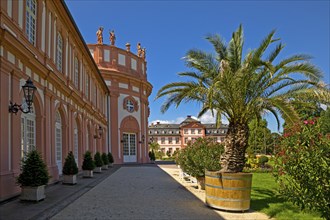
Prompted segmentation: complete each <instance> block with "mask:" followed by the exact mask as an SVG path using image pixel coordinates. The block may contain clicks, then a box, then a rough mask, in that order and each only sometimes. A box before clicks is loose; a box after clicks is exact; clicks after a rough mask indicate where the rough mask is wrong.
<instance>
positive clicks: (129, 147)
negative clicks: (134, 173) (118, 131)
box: [123, 133, 137, 163]
mask: <svg viewBox="0 0 330 220" xmlns="http://www.w3.org/2000/svg"><path fill="white" fill-rule="evenodd" d="M123 139H124V140H123V141H124V142H123V155H124V163H134V162H137V156H136V134H134V133H124V134H123Z"/></svg>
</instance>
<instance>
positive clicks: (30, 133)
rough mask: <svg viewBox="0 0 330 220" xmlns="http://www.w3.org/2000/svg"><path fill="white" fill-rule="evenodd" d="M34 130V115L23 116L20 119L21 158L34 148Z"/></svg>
mask: <svg viewBox="0 0 330 220" xmlns="http://www.w3.org/2000/svg"><path fill="white" fill-rule="evenodd" d="M35 129H36V128H35V115H34V113H33V112H32V113H31V114H27V115H23V116H22V117H21V158H23V157H24V156H25V155H26V153H28V152H30V151H31V150H32V149H34V148H35V140H36V136H35V134H36V132H35Z"/></svg>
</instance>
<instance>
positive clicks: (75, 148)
mask: <svg viewBox="0 0 330 220" xmlns="http://www.w3.org/2000/svg"><path fill="white" fill-rule="evenodd" d="M73 126H74V128H73V155H74V158H75V160H76V163H77V164H78V155H79V154H78V148H79V140H78V128H77V122H76V121H75V122H74V125H73Z"/></svg>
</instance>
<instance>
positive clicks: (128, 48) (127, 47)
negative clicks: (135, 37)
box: [126, 43, 131, 52]
mask: <svg viewBox="0 0 330 220" xmlns="http://www.w3.org/2000/svg"><path fill="white" fill-rule="evenodd" d="M126 51H127V52H130V51H131V44H130V43H126Z"/></svg>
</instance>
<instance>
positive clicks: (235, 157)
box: [220, 122, 249, 173]
mask: <svg viewBox="0 0 330 220" xmlns="http://www.w3.org/2000/svg"><path fill="white" fill-rule="evenodd" d="M248 138H249V128H248V124H247V123H233V122H229V127H228V131H227V135H226V138H225V152H224V153H223V154H222V155H221V159H220V162H221V172H229V173H237V172H241V171H242V170H243V168H244V165H245V150H246V148H247V145H248Z"/></svg>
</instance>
